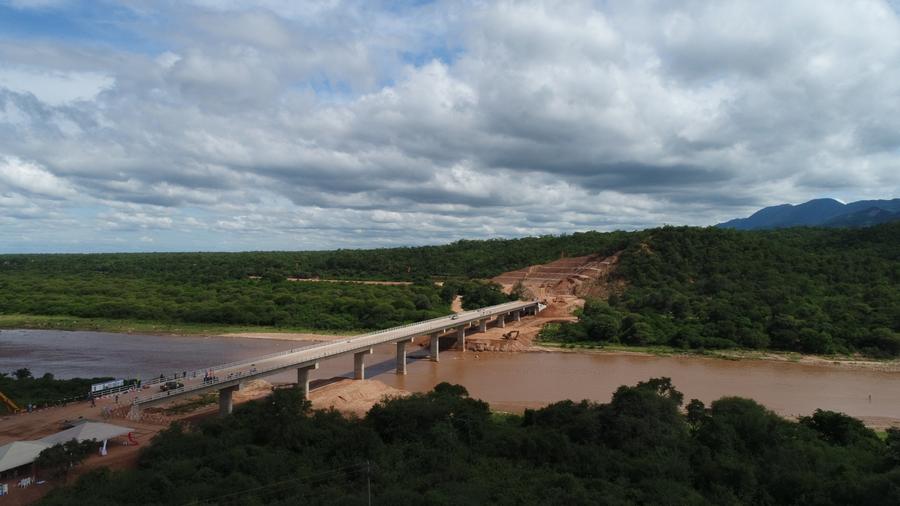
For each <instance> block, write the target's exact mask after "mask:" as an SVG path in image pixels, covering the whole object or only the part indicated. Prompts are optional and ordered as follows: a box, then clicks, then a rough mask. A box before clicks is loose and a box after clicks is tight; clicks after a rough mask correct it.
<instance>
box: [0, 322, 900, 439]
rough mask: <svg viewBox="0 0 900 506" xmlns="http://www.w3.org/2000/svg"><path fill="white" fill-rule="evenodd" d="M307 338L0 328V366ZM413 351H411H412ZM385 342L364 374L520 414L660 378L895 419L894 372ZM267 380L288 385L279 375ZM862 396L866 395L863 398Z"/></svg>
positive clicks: (124, 372) (148, 358)
mask: <svg viewBox="0 0 900 506" xmlns="http://www.w3.org/2000/svg"><path fill="white" fill-rule="evenodd" d="M309 344H310V343H303V342H297V341H279V340H262V339H243V338H227V337H208V338H204V337H178V336H141V335H128V334H113V333H102V332H63V331H34V330H3V331H0V371H11V370H14V369H16V368H19V367H28V368H29V369H31V370H32V371H33V372H34V373H35V374H36V375H40V374H43V373H44V372H51V373H53V374H54V375H56V376H57V377H60V378H69V377H75V376H80V377H93V376H115V377H135V376H137V377H150V376H154V375H157V374H159V373H160V372H163V371H169V372H172V371H179V370H190V369H195V368H200V367H204V366H209V365H215V364H220V363H225V362H230V361H233V360H238V359H244V358H250V357H253V356H257V355H262V354H266V353H271V352H274V351H280V350H286V349H290V348H299V347H302V346H308V345H309ZM415 348H416V347H414V349H415ZM393 351H394V349H393V346H387V345H385V346H379V347H376V348H375V354H374V355H373V356H371V357H370V360H368V364H367V373H368V374H367V375H368V377H370V378H374V379H378V380H380V381H382V382H384V383H387V384H389V385H392V386H395V387H397V388H402V389H405V390H410V391H426V390H428V389H430V388H431V387H433V386H434V385H435V384H437V383H439V382H441V381H447V382H451V383H458V384H461V385H464V386H465V387H466V388H467V389H468V390H469V392H470V393H471V394H472V396H473V397H478V398H481V399H484V400H485V401H488V402H489V403H490V404H491V405H492V406H493V407H494V408H495V409H499V410H505V411H515V412H518V411H522V410H523V409H525V408H528V407H539V406H543V405H545V404H548V403H550V402H554V401H558V400H562V399H576V400H580V399H591V400H595V401H599V402H606V401H608V400H609V399H610V397H611V395H612V393H613V391H615V389H616V388H618V387H619V386H620V385H631V384H635V383H637V382H638V381H643V380H646V379H648V378H652V377H659V376H668V377H670V378H672V381H673V382H674V384H675V386H676V388H678V390H680V391H682V392H683V393H684V395H685V400H688V399H691V398H698V399H700V400H702V401H704V402H706V403H709V402H710V401H713V400H715V399H718V398H720V397H723V396H729V395H736V396H741V397H749V398H752V399H755V400H756V401H758V402H760V403H762V404H764V405H765V406H767V407H768V408H769V409H772V410H773V411H775V412H777V413H779V414H782V415H785V416H796V415H806V414H810V413H812V412H813V411H814V410H815V409H816V408H822V409H829V410H834V411H841V412H844V413H847V414H849V415H852V416H856V417H860V418H864V419H866V420H868V421H870V422H871V421H874V422H881V423H884V422H886V421H890V420H893V421H900V374H898V373H895V372H882V371H870V370H862V369H844V368H839V367H829V366H822V365H809V364H798V363H791V362H774V361H763V360H741V361H731V360H721V359H711V358H702V357H654V356H635V355H613V354H578V353H561V352H560V353H475V352H466V353H460V352H454V351H449V350H448V351H446V352H443V351H442V352H441V362H440V363H437V364H436V363H433V362H431V361H429V360H427V359H426V358H425V357H424V351H422V350H420V351H414V352H413V353H411V356H410V364H409V368H408V369H409V374H408V375H407V376H397V375H396V374H394V372H393V371H394V369H393V367H394V362H393ZM352 367H353V364H352V358H351V357H350V356H348V357H341V358H336V359H332V360H329V361H326V362H323V363H322V364H321V368H320V369H319V370H318V371H315V372H314V373H313V376H312V378H313V379H317V378H330V377H333V376H341V375H343V376H351V375H352V374H351V371H352ZM269 380H271V381H284V382H288V381H294V380H295V376H294V375H293V374H281V375H277V376H274V377H272V378H269ZM870 395H871V400H870V398H869V396H870Z"/></svg>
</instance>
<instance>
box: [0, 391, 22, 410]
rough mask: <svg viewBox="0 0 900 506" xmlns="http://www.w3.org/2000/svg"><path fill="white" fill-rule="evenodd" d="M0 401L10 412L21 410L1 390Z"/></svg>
mask: <svg viewBox="0 0 900 506" xmlns="http://www.w3.org/2000/svg"><path fill="white" fill-rule="evenodd" d="M0 402H2V403H3V404H4V405H6V408H7V409H9V411H10V413H18V412H19V411H22V408H20V407H19V405H18V404H16V403H15V402H13V400H12V399H10V398H9V397H7V396H6V395H4V394H3V392H0Z"/></svg>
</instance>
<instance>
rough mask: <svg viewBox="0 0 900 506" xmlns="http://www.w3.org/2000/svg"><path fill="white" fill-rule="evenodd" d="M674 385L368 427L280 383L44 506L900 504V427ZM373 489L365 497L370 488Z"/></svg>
mask: <svg viewBox="0 0 900 506" xmlns="http://www.w3.org/2000/svg"><path fill="white" fill-rule="evenodd" d="M681 404H682V395H681V393H680V392H678V391H677V390H675V388H674V387H673V385H671V383H670V382H669V380H668V379H665V378H663V379H654V380H650V381H648V382H644V383H639V384H638V385H637V386H634V387H620V388H619V389H618V390H617V391H616V392H615V394H614V396H613V398H612V401H611V402H610V403H608V404H594V403H590V402H586V401H583V402H577V403H576V402H572V401H564V402H559V403H556V404H553V405H550V406H548V407H546V408H543V409H539V410H536V411H528V412H526V413H525V415H524V416H523V417H518V416H495V415H492V414H491V413H490V412H489V410H488V407H487V405H486V404H485V403H484V402H481V401H478V400H475V399H471V398H469V397H468V396H467V394H466V392H465V389H464V388H462V387H460V386H454V385H448V384H446V383H444V384H441V385H438V386H437V387H435V390H434V391H432V392H430V393H427V394H415V395H413V396H411V397H409V398H401V399H392V400H388V401H385V402H383V403H382V404H380V405H377V406H376V407H375V408H373V409H372V410H371V411H370V412H369V413H368V414H367V415H366V417H365V418H363V419H355V418H354V419H345V418H343V417H341V416H340V415H339V414H337V413H335V412H327V411H310V409H309V404H308V403H306V402H305V401H302V400H301V398H300V396H299V393H298V392H297V391H296V390H278V391H276V392H274V393H273V395H272V397H271V398H269V399H266V400H263V401H258V402H253V403H248V404H246V405H244V406H241V407H240V408H238V409H237V410H236V412H235V414H234V416H231V417H227V418H223V419H212V420H207V421H206V422H203V423H201V424H200V425H199V427H198V428H196V430H193V431H186V430H184V429H182V428H181V427H179V426H177V425H175V426H173V427H172V428H170V429H168V430H166V431H164V432H162V433H160V435H158V436H157V437H156V439H155V440H154V442H153V444H152V445H151V446H149V447H148V448H146V449H145V450H144V451H143V452H142V454H141V456H140V461H139V465H138V469H136V470H127V471H116V472H110V471H109V470H108V469H105V468H101V469H98V470H94V471H92V472H90V473H88V474H86V475H84V476H83V477H82V478H81V479H80V480H79V481H78V482H77V483H76V484H74V485H71V486H68V487H65V488H61V489H57V490H56V491H54V492H52V493H51V494H50V495H48V496H47V497H46V498H45V499H44V500H43V502H42V503H41V504H45V505H48V506H49V505H53V506H63V505H78V506H81V505H83V504H92V505H97V506H103V505H127V504H141V505H153V504H159V505H162V504H223V505H227V504H241V505H262V504H270V505H289V504H290V505H294V504H329V505H330V504H338V505H341V504H343V505H354V504H360V505H362V504H366V503H367V499H368V493H369V490H371V498H372V503H373V504H385V505H406V504H716V505H720V504H821V505H828V504H867V505H880V504H885V505H887V504H890V505H895V504H900V430H891V431H889V433H888V436H887V439H886V440H885V441H882V440H881V439H879V437H878V436H877V435H876V434H875V433H874V432H872V431H871V430H869V429H867V428H865V427H864V426H863V425H862V424H861V423H860V422H859V421H858V420H855V419H853V418H850V417H847V416H844V415H841V414H838V413H832V412H822V411H819V412H816V414H815V415H813V416H811V417H807V418H803V419H802V420H801V421H800V422H799V423H797V422H791V421H787V420H784V419H782V418H780V417H778V416H776V415H774V414H773V413H771V412H769V411H767V410H765V409H764V408H763V407H762V406H760V405H758V404H756V403H755V402H753V401H751V400H747V399H741V398H723V399H720V400H718V401H716V402H714V403H713V404H712V405H711V406H710V408H708V409H707V408H706V407H705V406H703V404H702V403H700V402H699V401H691V402H690V403H689V404H688V407H687V414H686V415H684V414H682V413H681V412H680V410H679V406H680V405H681ZM369 487H370V488H369Z"/></svg>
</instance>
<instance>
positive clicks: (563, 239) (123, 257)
mask: <svg viewBox="0 0 900 506" xmlns="http://www.w3.org/2000/svg"><path fill="white" fill-rule="evenodd" d="M632 237H633V234H630V233H626V232H612V233H601V232H583V233H576V234H572V235H563V236H544V237H526V238H522V239H490V240H484V241H469V240H463V241H457V242H454V243H452V244H447V245H443V246H420V247H408V248H384V249H369V250H334V251H298V252H245V253H100V254H57V255H0V274H2V273H25V272H27V273H33V274H40V275H59V274H63V275H72V274H90V275H94V274H102V275H109V276H128V277H140V278H152V279H157V280H160V279H172V280H177V281H220V280H234V279H245V278H247V277H249V276H263V277H271V278H284V277H287V276H293V277H299V278H311V277H317V276H318V277H322V278H334V279H366V280H415V279H417V278H419V277H423V276H426V277H432V276H440V277H470V278H487V277H491V276H494V275H496V274H499V273H501V272H504V271H507V270H512V269H518V268H521V267H526V266H528V265H532V264H536V263H544V262H548V261H551V260H555V259H557V258H559V257H560V256H578V255H587V254H591V253H602V252H613V251H617V250H619V249H622V248H624V247H625V246H626V245H627V243H628V241H630V240H632Z"/></svg>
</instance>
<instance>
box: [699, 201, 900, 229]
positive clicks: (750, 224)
mask: <svg viewBox="0 0 900 506" xmlns="http://www.w3.org/2000/svg"><path fill="white" fill-rule="evenodd" d="M896 220H900V199H892V200H860V201H858V202H851V203H849V204H844V203H842V202H839V201H837V200H834V199H815V200H810V201H809V202H806V203H803V204H799V205H796V206H795V205H791V204H782V205H780V206H772V207H765V208H763V209H760V210H759V211H756V212H755V213H753V214H752V215H751V216H750V217H749V218H737V219H734V220H730V221H726V222H725V223H719V224H718V225H716V226H717V227H723V228H735V229H738V230H762V229H770V228H786V227H849V228H853V227H869V226H872V225H878V224H880V223H887V222H890V221H896Z"/></svg>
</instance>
